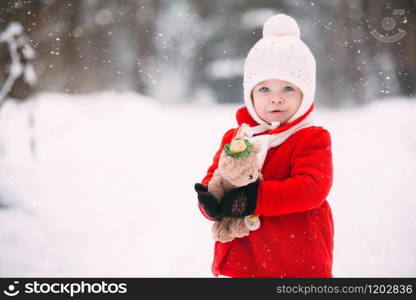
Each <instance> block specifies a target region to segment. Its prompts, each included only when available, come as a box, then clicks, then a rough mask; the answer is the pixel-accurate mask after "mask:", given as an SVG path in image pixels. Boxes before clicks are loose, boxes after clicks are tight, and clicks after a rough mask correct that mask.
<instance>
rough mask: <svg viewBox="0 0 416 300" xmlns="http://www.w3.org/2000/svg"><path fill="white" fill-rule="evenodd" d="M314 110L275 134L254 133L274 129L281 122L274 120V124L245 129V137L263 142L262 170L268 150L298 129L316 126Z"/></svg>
mask: <svg viewBox="0 0 416 300" xmlns="http://www.w3.org/2000/svg"><path fill="white" fill-rule="evenodd" d="M312 114H313V111H311V112H310V114H309V115H308V116H307V117H306V118H305V119H303V120H302V121H300V122H299V123H298V124H296V125H294V126H292V127H290V128H289V129H287V130H285V131H283V132H279V133H275V134H262V135H257V136H254V137H253V135H254V134H257V133H261V132H264V131H267V130H273V129H275V128H277V127H278V126H279V124H280V122H273V123H272V124H267V125H265V124H261V125H258V126H255V127H248V128H247V129H245V130H244V131H243V134H244V138H246V139H248V140H249V141H250V142H255V141H259V142H260V143H261V151H260V153H258V154H257V159H258V160H259V164H260V170H261V169H262V168H263V164H264V160H265V159H266V155H267V151H268V150H269V149H270V148H273V147H276V146H279V145H280V144H282V143H283V142H284V141H285V140H286V139H287V138H289V137H290V136H291V135H292V134H294V133H295V132H296V131H298V130H300V129H303V128H306V127H311V126H315V125H314V118H313V115H312Z"/></svg>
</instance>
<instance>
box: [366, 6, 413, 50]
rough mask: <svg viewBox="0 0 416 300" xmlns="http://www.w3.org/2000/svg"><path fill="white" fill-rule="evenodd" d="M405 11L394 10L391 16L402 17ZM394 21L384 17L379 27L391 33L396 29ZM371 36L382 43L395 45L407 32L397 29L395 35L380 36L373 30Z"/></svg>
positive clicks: (391, 18)
mask: <svg viewBox="0 0 416 300" xmlns="http://www.w3.org/2000/svg"><path fill="white" fill-rule="evenodd" d="M404 15H405V10H404V9H395V10H394V11H393V13H392V16H404ZM403 23H404V24H406V19H405V20H404V21H403ZM396 25H397V23H396V21H395V19H394V18H393V17H385V18H384V19H383V20H382V21H381V27H382V28H383V29H384V30H385V31H387V32H393V30H394V29H395V28H396ZM370 33H371V35H372V36H373V37H375V38H376V39H377V40H379V41H380V42H383V43H395V42H398V41H400V40H401V39H402V38H404V36H405V35H406V34H407V31H406V30H404V29H402V28H398V29H397V33H395V34H392V35H389V34H385V35H383V34H381V33H379V32H378V31H377V30H376V29H373V30H372V31H371V32H370Z"/></svg>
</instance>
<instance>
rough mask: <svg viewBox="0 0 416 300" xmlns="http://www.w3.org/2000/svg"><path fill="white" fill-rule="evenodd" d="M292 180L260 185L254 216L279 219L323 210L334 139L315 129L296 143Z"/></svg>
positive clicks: (272, 181)
mask: <svg viewBox="0 0 416 300" xmlns="http://www.w3.org/2000/svg"><path fill="white" fill-rule="evenodd" d="M290 164H291V171H290V177H288V178H286V179H284V180H265V181H262V182H260V184H259V190H258V195H257V203H256V210H255V212H254V214H255V215H264V216H278V215H284V214H290V213H297V212H304V211H307V210H310V209H315V208H318V207H320V206H321V205H322V204H323V203H324V202H325V200H326V197H327V195H328V193H329V191H330V189H331V186H332V173H333V167H332V151H331V137H330V134H329V132H328V131H327V130H325V129H323V128H322V127H318V128H313V129H312V130H310V131H309V132H308V133H307V134H306V133H305V135H304V136H302V137H301V139H300V140H298V141H297V144H296V146H295V149H294V151H293V153H292V156H291V162H290Z"/></svg>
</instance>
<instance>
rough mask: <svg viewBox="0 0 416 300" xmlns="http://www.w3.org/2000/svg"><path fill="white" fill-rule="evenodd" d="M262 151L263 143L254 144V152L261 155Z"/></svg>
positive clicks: (256, 142)
mask: <svg viewBox="0 0 416 300" xmlns="http://www.w3.org/2000/svg"><path fill="white" fill-rule="evenodd" d="M260 151H261V143H260V142H259V141H255V142H253V152H254V153H259V152H260Z"/></svg>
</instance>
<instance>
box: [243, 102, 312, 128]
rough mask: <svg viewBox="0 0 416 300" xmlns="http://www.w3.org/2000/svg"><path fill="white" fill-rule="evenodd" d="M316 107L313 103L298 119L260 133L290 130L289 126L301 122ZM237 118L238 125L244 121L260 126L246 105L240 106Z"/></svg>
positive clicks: (251, 125) (250, 124)
mask: <svg viewBox="0 0 416 300" xmlns="http://www.w3.org/2000/svg"><path fill="white" fill-rule="evenodd" d="M314 108H315V104H314V103H312V104H311V106H310V107H309V109H308V110H307V111H306V112H305V113H304V114H303V115H302V116H300V117H299V118H297V119H296V120H294V121H292V122H290V123H287V124H285V125H282V126H279V127H277V128H275V129H269V130H267V129H266V131H264V132H262V133H260V134H276V133H280V132H284V131H286V130H288V129H289V128H291V127H293V126H294V125H296V124H298V123H299V122H301V121H302V120H304V119H305V118H306V117H307V116H308V115H309V114H311V113H312V111H313V110H314ZM236 119H237V123H238V126H241V124H243V123H247V124H248V125H249V126H250V127H254V126H258V125H259V124H258V123H257V122H256V121H255V120H254V119H253V118H252V117H251V116H250V114H249V112H248V109H247V107H246V106H242V107H240V108H239V109H238V110H237V112H236Z"/></svg>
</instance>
